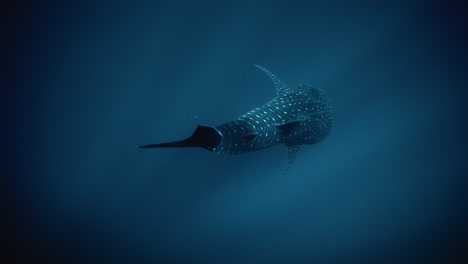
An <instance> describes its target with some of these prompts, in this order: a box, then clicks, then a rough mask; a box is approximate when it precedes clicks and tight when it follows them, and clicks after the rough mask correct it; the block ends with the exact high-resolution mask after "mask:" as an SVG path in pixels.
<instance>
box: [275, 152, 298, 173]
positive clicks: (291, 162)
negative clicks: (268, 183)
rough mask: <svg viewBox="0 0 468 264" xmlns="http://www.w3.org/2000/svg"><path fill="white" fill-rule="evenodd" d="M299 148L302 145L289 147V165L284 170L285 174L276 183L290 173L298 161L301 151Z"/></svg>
mask: <svg viewBox="0 0 468 264" xmlns="http://www.w3.org/2000/svg"><path fill="white" fill-rule="evenodd" d="M299 147H300V145H288V164H287V165H286V167H285V168H284V169H283V173H282V174H281V176H280V177H278V178H277V179H276V181H279V180H280V179H281V177H282V176H284V175H285V174H286V173H287V172H288V170H289V168H291V165H292V164H293V162H294V160H295V159H296V156H297V152H298V151H299Z"/></svg>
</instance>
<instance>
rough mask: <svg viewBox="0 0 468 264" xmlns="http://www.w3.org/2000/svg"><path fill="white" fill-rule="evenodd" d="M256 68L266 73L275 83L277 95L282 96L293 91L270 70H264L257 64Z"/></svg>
mask: <svg viewBox="0 0 468 264" xmlns="http://www.w3.org/2000/svg"><path fill="white" fill-rule="evenodd" d="M254 66H255V67H257V68H259V69H260V70H262V71H264V72H265V73H266V74H267V75H268V76H270V78H271V80H272V81H273V83H274V84H275V87H276V93H277V94H278V95H280V94H285V93H287V92H288V91H289V90H291V89H290V88H289V87H288V85H287V84H286V83H285V82H283V81H282V80H281V79H280V78H279V77H278V76H276V75H275V74H274V73H272V72H271V71H269V70H268V69H266V68H263V67H262V66H260V65H256V64H254Z"/></svg>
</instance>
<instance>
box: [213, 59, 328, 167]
mask: <svg viewBox="0 0 468 264" xmlns="http://www.w3.org/2000/svg"><path fill="white" fill-rule="evenodd" d="M256 67H258V68H259V69H261V70H263V71H264V72H265V73H267V74H268V76H270V78H271V79H272V80H273V83H274V84H275V86H276V88H277V96H276V97H275V98H273V99H272V100H270V101H269V102H267V103H265V104H264V105H262V106H261V107H258V108H255V109H253V110H251V111H249V112H248V113H246V114H244V115H242V116H240V117H239V118H237V119H236V120H233V121H230V122H227V123H225V124H222V125H219V126H217V127H215V129H216V130H217V131H218V133H219V134H220V135H221V136H222V141H221V142H220V144H219V145H217V146H216V147H214V148H213V149H212V151H213V152H215V153H218V154H239V153H244V152H249V151H255V150H259V149H263V148H267V147H271V146H274V145H277V144H281V143H284V144H286V145H287V146H288V147H289V164H288V167H289V166H290V165H291V163H292V162H293V161H294V158H295V156H296V153H297V150H298V149H299V146H300V145H302V144H314V143H317V142H319V141H321V140H322V139H324V138H325V137H326V136H327V134H328V133H329V132H330V129H331V127H332V116H331V109H330V105H329V100H328V97H327V95H326V94H325V93H324V92H323V91H322V90H320V89H317V88H314V87H310V86H306V85H301V86H299V87H298V88H296V89H290V88H288V86H287V85H286V84H285V83H284V82H283V81H281V80H280V79H279V78H278V77H277V76H276V75H274V74H273V73H271V72H270V71H269V70H267V69H265V68H263V67H261V66H257V65H256Z"/></svg>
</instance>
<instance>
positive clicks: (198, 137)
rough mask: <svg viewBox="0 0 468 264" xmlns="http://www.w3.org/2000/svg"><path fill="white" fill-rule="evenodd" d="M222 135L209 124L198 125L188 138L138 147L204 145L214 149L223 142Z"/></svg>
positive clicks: (203, 146)
mask: <svg viewBox="0 0 468 264" xmlns="http://www.w3.org/2000/svg"><path fill="white" fill-rule="evenodd" d="M221 139H222V137H221V135H220V134H219V133H218V131H217V130H216V129H214V128H212V127H209V126H198V127H197V129H196V130H195V132H194V133H193V135H192V136H191V137H189V138H187V139H184V140H180V141H174V142H168V143H160V144H151V145H143V146H138V148H184V147H202V148H205V149H208V150H213V148H214V147H216V146H217V145H219V143H220V142H221Z"/></svg>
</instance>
